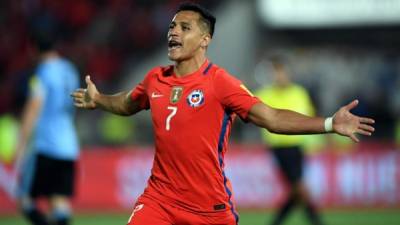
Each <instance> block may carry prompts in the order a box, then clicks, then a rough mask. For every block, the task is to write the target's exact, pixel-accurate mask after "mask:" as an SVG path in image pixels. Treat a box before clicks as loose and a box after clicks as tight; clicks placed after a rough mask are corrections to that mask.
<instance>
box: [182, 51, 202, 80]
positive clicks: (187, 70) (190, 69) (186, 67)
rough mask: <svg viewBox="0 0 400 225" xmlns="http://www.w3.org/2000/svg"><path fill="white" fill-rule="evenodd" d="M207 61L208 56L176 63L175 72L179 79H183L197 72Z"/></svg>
mask: <svg viewBox="0 0 400 225" xmlns="http://www.w3.org/2000/svg"><path fill="white" fill-rule="evenodd" d="M205 61H206V56H205V55H201V56H199V57H193V58H191V59H189V60H184V61H179V62H175V66H174V72H175V74H176V76H177V77H183V76H185V75H188V74H191V73H194V72H195V71H197V70H198V69H199V68H200V67H201V65H203V63H204V62H205Z"/></svg>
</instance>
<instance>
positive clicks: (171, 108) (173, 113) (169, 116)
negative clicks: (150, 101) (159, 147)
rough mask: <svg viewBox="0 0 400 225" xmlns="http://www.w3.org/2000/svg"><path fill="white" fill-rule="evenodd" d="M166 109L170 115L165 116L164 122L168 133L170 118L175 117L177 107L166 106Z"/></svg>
mask: <svg viewBox="0 0 400 225" xmlns="http://www.w3.org/2000/svg"><path fill="white" fill-rule="evenodd" d="M167 109H169V110H171V113H170V114H169V115H168V116H167V119H166V120H165V129H166V130H168V131H169V130H170V129H171V126H170V122H171V119H172V117H174V116H175V114H176V111H178V107H176V106H168V107H167Z"/></svg>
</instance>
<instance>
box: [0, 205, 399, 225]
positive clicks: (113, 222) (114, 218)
mask: <svg viewBox="0 0 400 225" xmlns="http://www.w3.org/2000/svg"><path fill="white" fill-rule="evenodd" d="M322 216H323V219H324V222H325V223H326V224H327V225H399V224H400V209H390V210H388V209H379V210H366V209H365V210H327V211H323V213H322ZM128 217H129V212H128V213H122V214H120V213H90V214H76V215H75V217H74V220H73V223H72V224H71V225H125V224H126V221H127V219H128ZM271 218H272V213H271V212H265V213H263V212H251V211H241V212H240V223H239V224H240V225H267V224H268V223H267V222H268V221H271ZM307 224H309V223H308V222H307V221H306V220H305V217H304V215H303V214H302V212H301V211H300V210H298V211H295V212H294V213H292V214H291V215H290V217H289V218H288V219H287V220H286V221H285V224H284V225H307ZM0 225H29V224H28V223H27V222H25V221H24V220H23V218H22V217H20V216H4V215H2V216H0Z"/></svg>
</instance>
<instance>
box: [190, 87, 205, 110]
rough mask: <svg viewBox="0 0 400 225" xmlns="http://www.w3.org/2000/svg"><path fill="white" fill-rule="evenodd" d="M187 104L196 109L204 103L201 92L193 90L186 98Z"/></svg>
mask: <svg viewBox="0 0 400 225" xmlns="http://www.w3.org/2000/svg"><path fill="white" fill-rule="evenodd" d="M187 103H188V104H189V105H190V106H191V107H197V106H200V105H202V104H203V103H204V95H203V91H201V90H194V91H192V93H190V94H189V95H188V97H187Z"/></svg>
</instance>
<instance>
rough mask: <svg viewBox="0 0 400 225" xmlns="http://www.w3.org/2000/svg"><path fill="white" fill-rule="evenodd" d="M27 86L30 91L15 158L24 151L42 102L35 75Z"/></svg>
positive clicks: (39, 85) (38, 82)
mask: <svg viewBox="0 0 400 225" xmlns="http://www.w3.org/2000/svg"><path fill="white" fill-rule="evenodd" d="M29 86H30V90H31V92H32V93H31V94H30V96H29V98H28V100H27V102H26V103H25V105H24V109H23V112H22V118H21V126H20V131H19V140H18V143H17V146H16V154H15V157H16V158H17V159H18V158H20V157H21V156H22V155H23V153H24V151H25V148H26V146H27V143H28V141H29V138H30V137H31V135H32V131H33V128H34V126H35V124H36V121H37V118H38V116H39V112H40V110H41V108H42V104H43V93H42V86H41V84H40V81H39V80H38V79H37V78H36V77H33V78H32V79H31V81H30V84H29Z"/></svg>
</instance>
